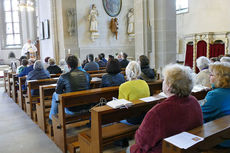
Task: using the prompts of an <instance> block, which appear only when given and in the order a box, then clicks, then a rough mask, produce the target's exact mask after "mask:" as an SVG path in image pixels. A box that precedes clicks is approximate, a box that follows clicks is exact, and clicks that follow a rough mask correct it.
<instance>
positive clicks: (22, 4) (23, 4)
mask: <svg viewBox="0 0 230 153" xmlns="http://www.w3.org/2000/svg"><path fill="white" fill-rule="evenodd" d="M33 5H34V3H33V2H32V1H31V0H27V1H26V2H22V1H20V0H19V1H18V8H19V10H20V11H24V10H25V9H26V10H27V11H34V6H33Z"/></svg>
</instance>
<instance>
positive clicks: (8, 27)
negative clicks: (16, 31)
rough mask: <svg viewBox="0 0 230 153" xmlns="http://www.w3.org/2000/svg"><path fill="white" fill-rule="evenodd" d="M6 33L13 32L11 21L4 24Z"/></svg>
mask: <svg viewBox="0 0 230 153" xmlns="http://www.w3.org/2000/svg"><path fill="white" fill-rule="evenodd" d="M6 33H7V34H12V33H13V29H12V23H7V24H6Z"/></svg>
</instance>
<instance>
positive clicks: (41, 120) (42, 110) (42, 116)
mask: <svg viewBox="0 0 230 153" xmlns="http://www.w3.org/2000/svg"><path fill="white" fill-rule="evenodd" d="M56 86H57V85H56V84H49V85H42V86H39V94H40V103H37V104H36V110H37V119H38V125H39V127H40V128H41V129H42V130H43V131H44V132H45V133H47V134H48V136H49V137H51V136H52V129H51V127H49V124H48V119H49V111H50V108H51V101H52V95H53V93H54V92H55V88H56Z"/></svg>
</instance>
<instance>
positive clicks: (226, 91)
mask: <svg viewBox="0 0 230 153" xmlns="http://www.w3.org/2000/svg"><path fill="white" fill-rule="evenodd" d="M209 70H210V72H211V74H210V83H211V84H212V87H213V90H212V91H209V92H208V93H207V95H206V97H205V101H204V104H203V105H202V106H201V108H202V112H203V117H204V123H206V122H209V121H213V120H215V119H218V118H220V117H223V116H226V115H229V114H230V64H229V63H226V62H225V63H220V62H215V63H212V64H210V65H209ZM220 146H222V147H230V140H228V141H225V142H223V143H221V144H220Z"/></svg>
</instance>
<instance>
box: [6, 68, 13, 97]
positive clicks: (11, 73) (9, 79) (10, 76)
mask: <svg viewBox="0 0 230 153" xmlns="http://www.w3.org/2000/svg"><path fill="white" fill-rule="evenodd" d="M13 74H15V72H8V73H7V80H8V84H7V86H8V87H7V94H8V96H9V97H12V88H11V86H12V84H13V82H12V75H13Z"/></svg>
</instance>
